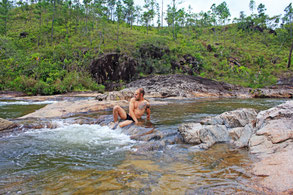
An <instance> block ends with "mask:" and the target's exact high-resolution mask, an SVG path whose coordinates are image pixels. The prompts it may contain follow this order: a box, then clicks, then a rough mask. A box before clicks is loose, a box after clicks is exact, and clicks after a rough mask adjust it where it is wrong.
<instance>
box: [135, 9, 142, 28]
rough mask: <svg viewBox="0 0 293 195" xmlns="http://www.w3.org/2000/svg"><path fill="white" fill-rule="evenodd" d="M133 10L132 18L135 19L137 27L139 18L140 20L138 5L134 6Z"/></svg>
mask: <svg viewBox="0 0 293 195" xmlns="http://www.w3.org/2000/svg"><path fill="white" fill-rule="evenodd" d="M134 9H135V11H134V16H133V17H134V18H136V24H137V25H138V23H139V21H140V18H141V11H142V8H141V7H140V6H139V5H136V6H135V8H134Z"/></svg>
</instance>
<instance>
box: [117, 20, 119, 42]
mask: <svg viewBox="0 0 293 195" xmlns="http://www.w3.org/2000/svg"><path fill="white" fill-rule="evenodd" d="M118 42H119V19H118V20H117V44H118Z"/></svg>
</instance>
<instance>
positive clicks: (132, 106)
mask: <svg viewBox="0 0 293 195" xmlns="http://www.w3.org/2000/svg"><path fill="white" fill-rule="evenodd" d="M134 102H135V99H134V98H131V100H130V102H129V115H130V116H131V118H132V119H133V120H134V122H135V124H137V123H138V120H137V118H136V116H135V114H134Z"/></svg>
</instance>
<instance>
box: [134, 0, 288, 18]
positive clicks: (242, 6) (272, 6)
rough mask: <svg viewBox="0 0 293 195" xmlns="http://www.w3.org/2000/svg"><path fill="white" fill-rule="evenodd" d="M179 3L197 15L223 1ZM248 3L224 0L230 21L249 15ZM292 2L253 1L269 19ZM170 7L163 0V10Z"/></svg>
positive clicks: (140, 2) (187, 0)
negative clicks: (261, 5) (241, 12)
mask: <svg viewBox="0 0 293 195" xmlns="http://www.w3.org/2000/svg"><path fill="white" fill-rule="evenodd" d="M176 1H178V2H179V1H181V2H182V3H181V4H179V5H178V7H179V8H183V7H184V8H185V10H187V9H188V6H189V5H191V7H192V9H193V12H194V13H199V12H201V11H204V12H207V11H208V10H210V7H211V6H212V4H213V3H215V4H216V5H219V4H221V3H222V2H224V1H225V0H176ZM134 2H135V5H141V6H142V5H143V4H144V0H134ZM157 2H158V3H159V4H160V7H161V4H162V0H157ZM249 2H250V0H226V3H227V5H228V8H229V10H230V13H231V19H233V18H235V17H237V18H238V17H239V15H240V11H244V13H245V15H250V14H251V11H250V9H249ZM292 2H293V1H292V0H255V4H256V7H257V6H258V5H259V4H260V3H262V4H264V5H265V7H266V9H267V10H266V14H267V15H269V16H270V17H272V16H276V15H280V14H284V13H285V12H284V9H285V8H286V7H287V6H288V5H289V4H290V3H292ZM168 4H170V5H172V0H164V10H166V9H167V5H168ZM254 13H257V10H256V9H255V11H254Z"/></svg>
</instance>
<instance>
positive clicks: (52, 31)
mask: <svg viewBox="0 0 293 195" xmlns="http://www.w3.org/2000/svg"><path fill="white" fill-rule="evenodd" d="M55 11H56V0H54V11H53V17H52V30H51V44H52V43H53V33H54V19H55Z"/></svg>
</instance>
